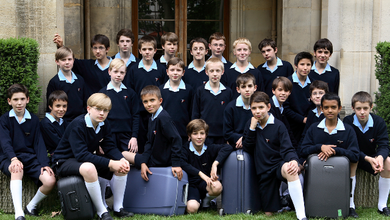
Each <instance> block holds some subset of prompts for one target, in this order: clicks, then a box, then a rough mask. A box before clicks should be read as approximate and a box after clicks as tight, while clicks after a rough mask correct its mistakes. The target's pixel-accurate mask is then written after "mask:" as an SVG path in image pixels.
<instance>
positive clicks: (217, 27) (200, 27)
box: [187, 21, 223, 44]
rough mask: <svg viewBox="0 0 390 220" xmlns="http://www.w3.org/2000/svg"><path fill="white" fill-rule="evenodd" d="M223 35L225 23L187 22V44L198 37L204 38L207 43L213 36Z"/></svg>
mask: <svg viewBox="0 0 390 220" xmlns="http://www.w3.org/2000/svg"><path fill="white" fill-rule="evenodd" d="M215 32H221V33H223V23H222V22H218V21H191V22H187V43H188V44H189V43H190V41H191V40H192V39H194V38H196V37H203V38H204V39H206V40H207V41H208V40H209V37H210V35H211V34H213V33H215Z"/></svg>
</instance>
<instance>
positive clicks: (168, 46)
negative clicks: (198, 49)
mask: <svg viewBox="0 0 390 220" xmlns="http://www.w3.org/2000/svg"><path fill="white" fill-rule="evenodd" d="M161 47H162V49H163V50H164V51H165V53H166V54H169V55H170V56H175V54H176V51H177V42H170V41H166V42H165V44H164V45H162V46H161Z"/></svg>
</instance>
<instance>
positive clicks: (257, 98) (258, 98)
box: [250, 91, 269, 105]
mask: <svg viewBox="0 0 390 220" xmlns="http://www.w3.org/2000/svg"><path fill="white" fill-rule="evenodd" d="M254 102H255V103H259V102H264V103H265V104H266V105H268V104H269V96H268V95H267V93H265V92H261V91H256V92H254V93H253V94H252V95H251V98H250V105H252V103H254Z"/></svg>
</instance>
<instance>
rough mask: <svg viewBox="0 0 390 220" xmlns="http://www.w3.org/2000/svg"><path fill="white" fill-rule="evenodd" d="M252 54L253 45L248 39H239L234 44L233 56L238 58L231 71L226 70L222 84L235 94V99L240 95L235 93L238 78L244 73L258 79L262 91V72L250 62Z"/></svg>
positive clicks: (258, 86)
mask: <svg viewBox="0 0 390 220" xmlns="http://www.w3.org/2000/svg"><path fill="white" fill-rule="evenodd" d="M251 52H252V44H251V42H250V41H249V40H248V39H246V38H238V39H237V40H235V41H234V43H233V54H234V56H236V58H237V61H236V62H235V63H234V64H233V65H231V66H230V68H229V69H225V73H224V74H223V76H222V79H221V82H222V84H224V85H225V86H227V87H229V88H230V89H231V90H232V91H233V94H234V98H236V97H238V96H239V95H240V93H236V92H234V91H235V90H236V87H237V85H236V80H237V76H239V75H241V74H243V73H251V74H252V75H253V76H254V77H255V78H256V85H257V89H258V90H260V91H262V90H263V89H264V88H263V78H262V77H261V74H260V71H259V70H258V69H257V68H255V67H254V66H253V65H252V64H251V63H250V62H249V56H250V54H251Z"/></svg>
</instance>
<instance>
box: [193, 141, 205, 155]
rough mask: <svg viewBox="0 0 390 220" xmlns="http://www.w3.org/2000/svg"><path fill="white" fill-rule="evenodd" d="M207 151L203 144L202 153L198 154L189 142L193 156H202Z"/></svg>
mask: <svg viewBox="0 0 390 220" xmlns="http://www.w3.org/2000/svg"><path fill="white" fill-rule="evenodd" d="M206 150H207V146H206V145H205V144H203V147H202V151H201V152H200V153H199V152H198V151H197V150H196V149H195V147H194V145H193V144H192V141H190V151H192V152H193V153H194V154H195V155H197V156H202V154H203V153H204V152H205V151H206Z"/></svg>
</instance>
